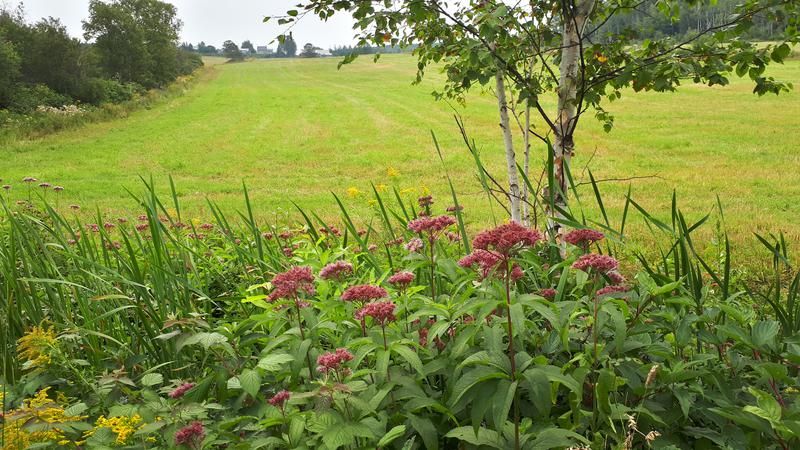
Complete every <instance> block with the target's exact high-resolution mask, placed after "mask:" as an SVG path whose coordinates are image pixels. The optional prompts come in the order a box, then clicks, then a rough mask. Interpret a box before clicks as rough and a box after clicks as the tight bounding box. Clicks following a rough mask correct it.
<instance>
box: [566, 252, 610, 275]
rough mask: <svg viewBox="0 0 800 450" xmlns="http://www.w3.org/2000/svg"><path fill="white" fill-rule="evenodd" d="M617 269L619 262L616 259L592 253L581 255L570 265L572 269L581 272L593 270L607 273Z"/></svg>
mask: <svg viewBox="0 0 800 450" xmlns="http://www.w3.org/2000/svg"><path fill="white" fill-rule="evenodd" d="M617 267H619V262H618V261H617V260H616V259H614V258H612V257H611V256H607V255H597V254H594V253H590V254H588V255H582V256H581V257H580V258H578V260H577V261H575V262H574V263H573V264H572V268H573V269H578V270H582V271H584V272H588V271H589V270H594V271H597V272H600V273H608V272H611V271H612V270H616V269H617Z"/></svg>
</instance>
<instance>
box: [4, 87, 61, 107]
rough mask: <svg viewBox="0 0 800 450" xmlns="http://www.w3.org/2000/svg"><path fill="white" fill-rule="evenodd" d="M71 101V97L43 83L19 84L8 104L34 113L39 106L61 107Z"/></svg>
mask: <svg viewBox="0 0 800 450" xmlns="http://www.w3.org/2000/svg"><path fill="white" fill-rule="evenodd" d="M71 103H72V99H71V98H69V97H67V96H66V95H62V94H59V93H58V92H56V91H54V90H52V89H50V88H49V87H47V86H45V85H43V84H34V85H24V84H18V85H16V86H15V87H14V89H13V92H12V94H11V99H10V100H9V102H8V106H9V109H11V110H12V111H15V112H21V113H32V112H34V111H36V108H38V107H39V106H52V107H60V106H64V105H69V104H71Z"/></svg>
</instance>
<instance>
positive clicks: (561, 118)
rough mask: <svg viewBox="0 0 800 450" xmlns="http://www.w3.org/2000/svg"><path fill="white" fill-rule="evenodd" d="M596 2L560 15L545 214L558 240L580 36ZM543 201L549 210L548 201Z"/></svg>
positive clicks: (569, 155) (591, 0) (571, 144)
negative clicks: (551, 187)
mask: <svg viewBox="0 0 800 450" xmlns="http://www.w3.org/2000/svg"><path fill="white" fill-rule="evenodd" d="M595 1H596V0H580V1H578V2H577V3H576V4H575V9H574V11H573V13H571V14H570V13H565V14H563V15H562V22H563V24H562V30H561V35H562V46H563V48H562V50H561V64H560V65H559V72H560V79H559V84H558V114H557V116H556V120H555V127H556V130H555V136H554V142H553V161H554V166H555V167H554V175H555V184H556V186H555V189H556V192H555V193H554V195H555V202H554V206H555V207H556V208H555V210H553V211H548V223H547V228H548V230H549V231H550V233H552V234H554V235H555V237H557V238H558V237H560V235H561V233H562V232H563V227H561V225H560V224H559V223H558V222H557V221H555V220H553V219H554V218H562V217H563V214H561V213H560V212H559V211H558V208H561V209H563V210H566V207H567V192H568V188H569V182H568V179H567V171H568V170H569V164H570V160H571V158H572V153H573V149H574V148H575V143H574V142H573V139H572V134H573V131H574V130H575V118H576V116H577V114H578V105H577V92H578V85H579V84H580V82H581V80H580V77H581V48H582V47H581V36H582V35H583V32H584V29H585V27H586V22H587V19H588V17H589V14H590V13H591V12H592V9H593V8H594V5H595ZM545 201H546V202H547V204H548V209H550V205H549V198H546V199H545Z"/></svg>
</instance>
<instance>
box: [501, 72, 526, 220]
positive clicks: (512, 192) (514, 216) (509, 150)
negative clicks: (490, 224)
mask: <svg viewBox="0 0 800 450" xmlns="http://www.w3.org/2000/svg"><path fill="white" fill-rule="evenodd" d="M495 87H496V90H497V92H496V95H497V107H498V109H499V110H500V128H501V129H502V131H503V143H504V144H505V147H506V168H507V170H508V197H509V199H508V200H509V203H510V205H511V220H514V221H516V222H521V220H522V215H521V214H520V190H519V174H518V173H517V159H516V154H515V153H514V140H513V138H512V135H511V123H510V121H509V119H508V103H507V101H506V85H505V79H504V78H503V71H502V70H498V71H497V72H496V73H495Z"/></svg>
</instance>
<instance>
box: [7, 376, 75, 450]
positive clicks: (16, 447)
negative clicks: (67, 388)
mask: <svg viewBox="0 0 800 450" xmlns="http://www.w3.org/2000/svg"><path fill="white" fill-rule="evenodd" d="M49 390H50V388H49V387H46V388H44V389H42V390H40V391H39V392H37V393H36V395H34V396H33V397H32V398H30V399H27V400H24V401H23V402H22V407H21V408H19V409H16V410H13V411H8V412H7V414H6V416H5V419H6V421H5V423H3V427H2V432H3V434H4V441H3V443H2V450H22V449H26V448H29V447H30V446H32V445H34V444H40V443H46V442H56V443H58V445H59V446H61V447H66V446H69V445H71V444H73V442H71V441H70V440H69V439H67V438H66V436H65V435H64V431H63V430H61V429H60V428H58V427H55V426H52V424H59V423H66V422H77V421H80V420H83V419H85V418H86V416H68V415H66V414H65V412H64V411H65V410H64V405H62V404H59V403H56V401H54V400H52V399H50V398H49V397H48V395H47V394H48V392H49ZM56 398H57V399H58V398H64V396H63V395H58V394H56ZM37 424H38V425H45V424H48V425H49V426H48V427H35V425H37Z"/></svg>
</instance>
